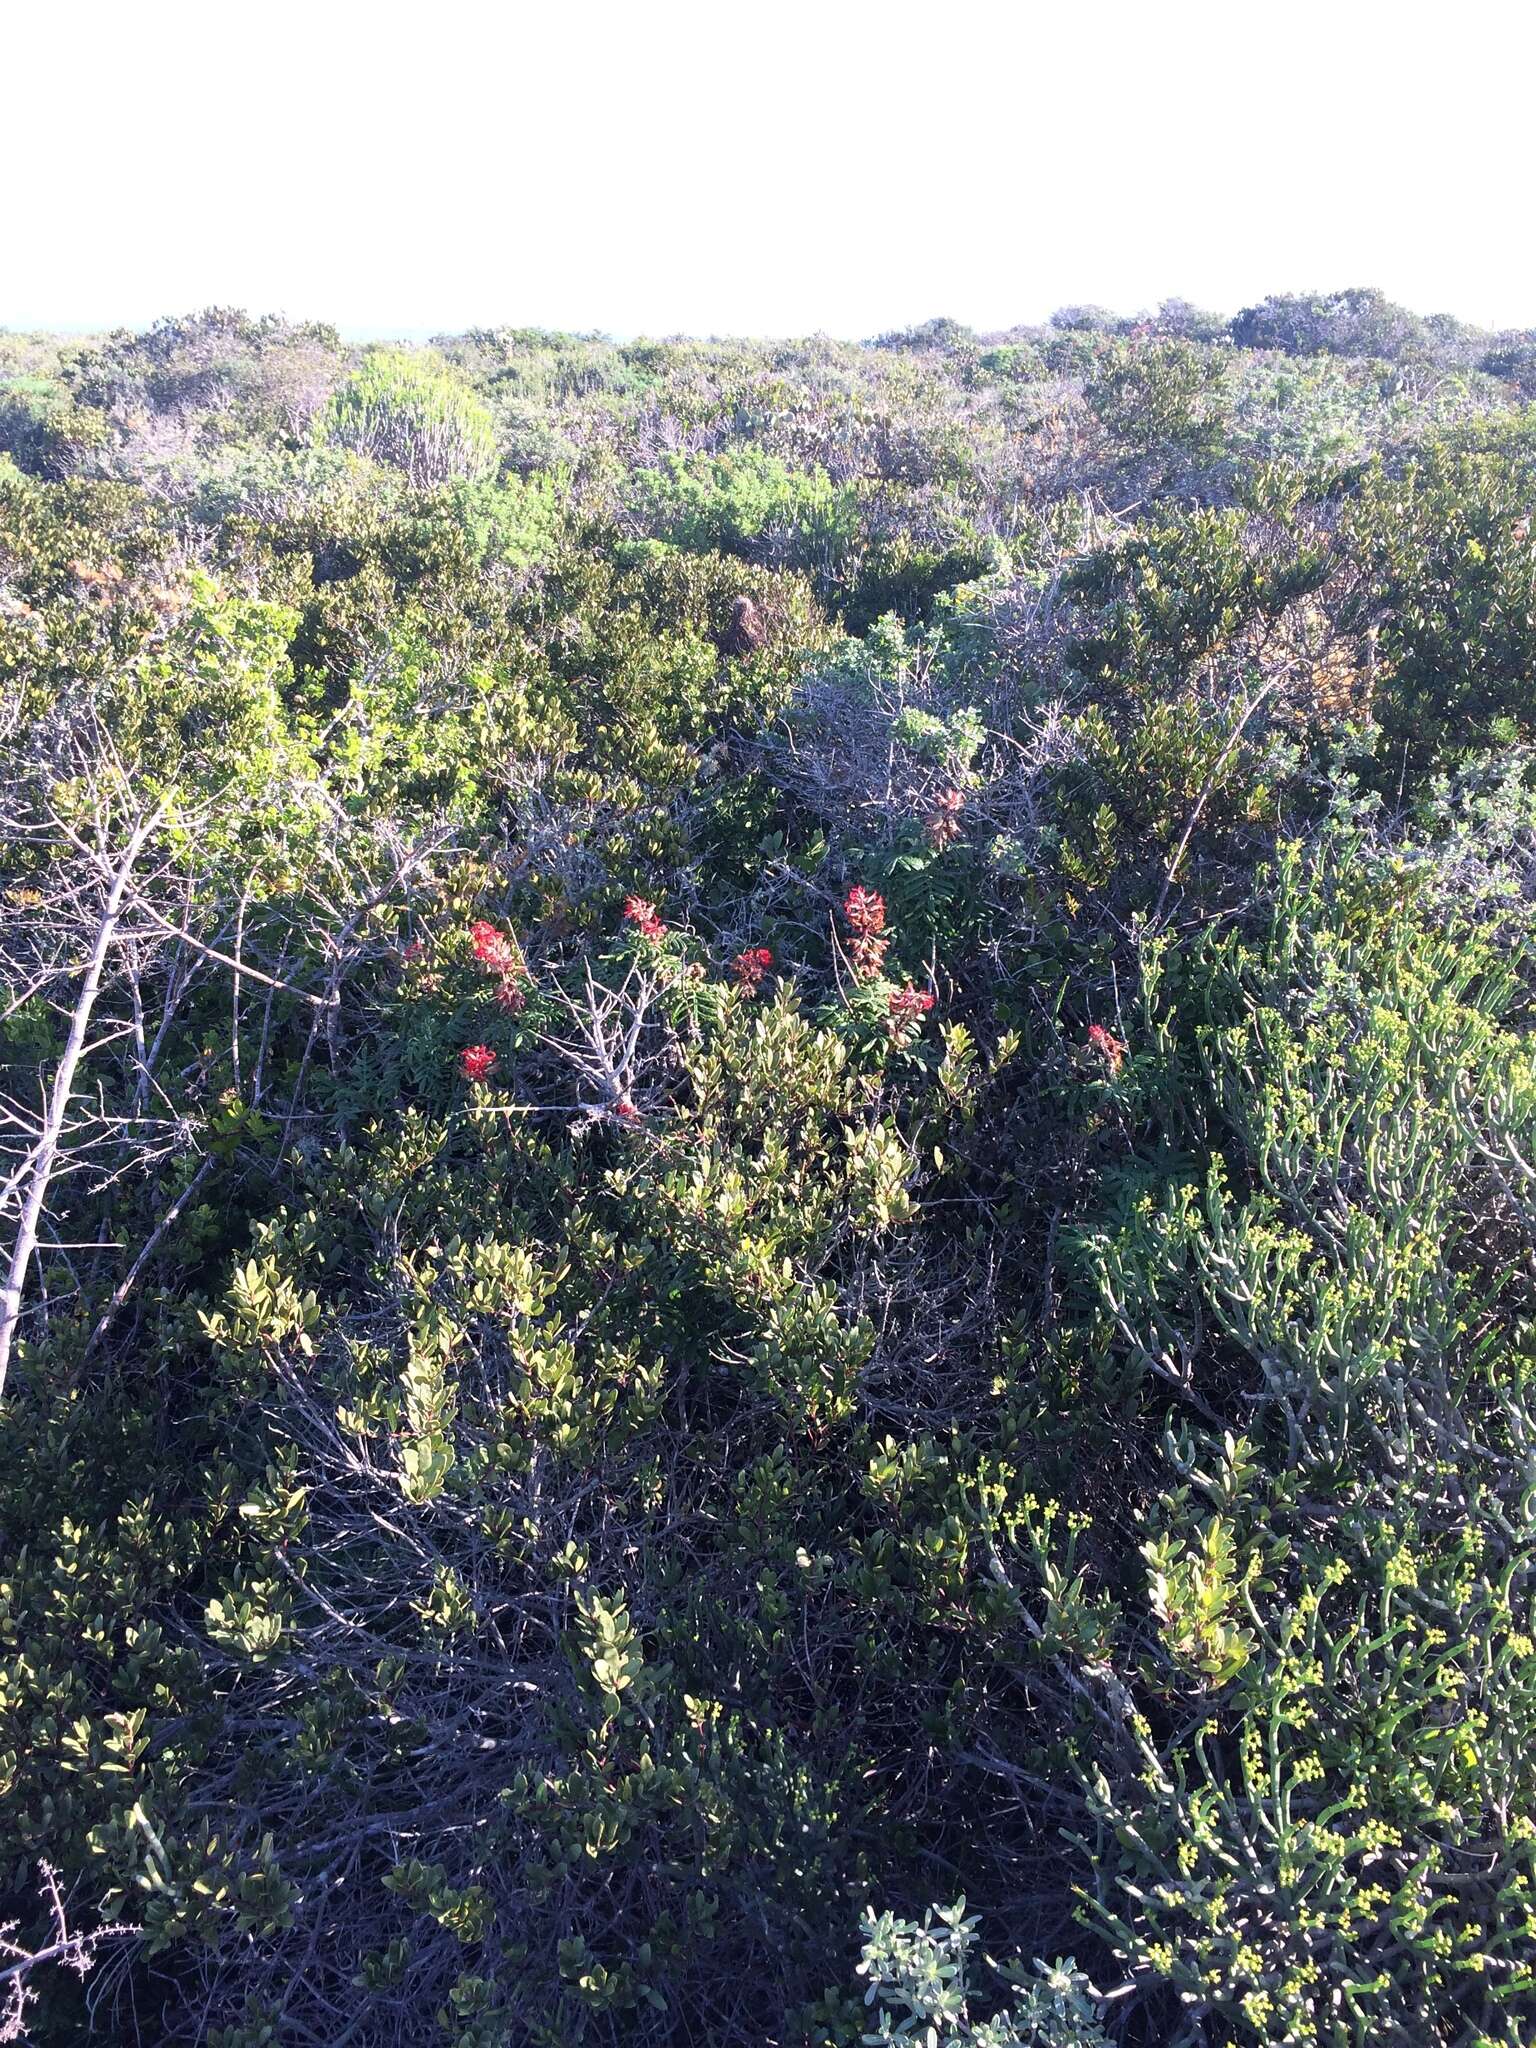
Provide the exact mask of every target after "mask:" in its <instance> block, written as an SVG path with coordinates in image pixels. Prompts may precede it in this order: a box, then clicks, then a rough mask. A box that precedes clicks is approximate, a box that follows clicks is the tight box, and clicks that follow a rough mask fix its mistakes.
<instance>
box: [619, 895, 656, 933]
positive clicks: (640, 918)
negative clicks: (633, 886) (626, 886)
mask: <svg viewBox="0 0 1536 2048" xmlns="http://www.w3.org/2000/svg"><path fill="white" fill-rule="evenodd" d="M624 915H625V917H626V918H627V919H628V920H629V922H630V923H631V924H632V925H634V926H635V927H636V928H637V929H638V931H639V933H640V936H641V937H642V938H644V939H659V938H660V937H661V936H662V935H663V933H664V932H665V931H666V929H667V928H666V926H665V925H664V924H663V923H662V921H661V919H660V918H659V917H658V916H657V915H656V906H655V904H654V903H647V902H646V900H645V898H644V897H643V896H626V897H625V898H624Z"/></svg>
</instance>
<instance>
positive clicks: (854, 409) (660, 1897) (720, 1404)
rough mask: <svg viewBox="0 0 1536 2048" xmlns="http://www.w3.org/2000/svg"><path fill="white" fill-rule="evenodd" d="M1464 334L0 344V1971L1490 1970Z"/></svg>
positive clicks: (242, 2045) (1535, 663)
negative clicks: (409, 344) (422, 344)
mask: <svg viewBox="0 0 1536 2048" xmlns="http://www.w3.org/2000/svg"><path fill="white" fill-rule="evenodd" d="M1533 349H1536V342H1533V340H1532V337H1531V336H1530V335H1483V334H1478V333H1477V332H1475V331H1474V330H1472V329H1470V328H1467V327H1464V326H1462V325H1461V324H1459V323H1457V322H1455V321H1452V320H1448V319H1427V320H1426V319H1420V318H1418V317H1417V316H1414V315H1411V314H1409V313H1407V312H1405V311H1404V310H1403V309H1401V308H1398V307H1394V306H1392V305H1390V304H1389V303H1387V302H1386V301H1385V300H1383V299H1382V298H1381V296H1380V295H1379V294H1376V293H1371V292H1362V291H1351V292H1342V293H1337V294H1333V295H1318V296H1315V297H1290V298H1276V299H1271V300H1268V301H1266V302H1265V303H1264V304H1263V305H1261V306H1256V307H1253V308H1249V309H1247V310H1246V311H1244V312H1243V313H1241V314H1240V315H1239V316H1238V317H1237V319H1235V320H1233V321H1231V322H1225V321H1222V320H1219V319H1216V318H1214V317H1213V316H1210V315H1207V314H1203V313H1201V312H1199V311H1198V309H1196V308H1194V307H1190V306H1187V305H1184V304H1182V303H1180V302H1172V303H1170V304H1169V305H1167V306H1165V307H1164V308H1163V309H1162V310H1161V312H1160V313H1159V314H1157V315H1155V316H1151V317H1149V318H1147V319H1144V320H1141V321H1120V320H1116V319H1114V318H1112V317H1111V316H1110V315H1108V314H1103V313H1100V312H1098V311H1097V310H1095V309H1093V308H1076V309H1068V310H1067V311H1065V312H1064V313H1062V314H1060V315H1058V316H1057V317H1056V319H1055V320H1054V321H1052V322H1051V323H1049V324H1048V325H1046V326H1044V327H1041V328H1037V329H1019V330H1017V331H1015V332H1012V333H1009V334H1005V335H994V336H978V335H975V334H973V333H972V332H971V331H970V330H969V329H967V328H964V327H963V326H961V325H960V324H959V323H958V322H955V321H952V320H933V321H929V322H927V323H926V324H924V325H921V326H917V327H913V328H911V329H908V330H904V331H902V332H898V333H892V334H887V335H883V336H881V337H880V338H879V339H878V341H876V342H872V343H870V344H868V345H865V346H856V345H852V344H842V343H836V342H832V341H829V340H827V339H825V338H824V337H819V338H815V339H812V340H808V341H801V342H784V343H746V342H708V343H704V342H691V341H681V340H669V341H664V342H653V341H645V340H641V341H637V342H632V343H628V344H622V345H621V344H618V343H614V342H611V341H608V340H606V339H604V338H602V337H598V336H585V335H571V334H561V333H547V332H543V331H535V330H516V331H513V330H496V331H484V332H477V333H473V334H468V335H460V336H445V337H441V338H440V339H439V340H438V341H437V342H436V343H435V344H434V345H433V346H432V347H431V348H426V349H417V350H410V349H380V348H372V349H367V350H352V349H348V348H347V347H345V346H344V345H343V344H342V343H341V342H340V340H339V339H338V337H337V336H336V334H335V333H334V331H332V330H331V329H329V328H327V327H324V326H322V325H304V326H299V325H293V324H289V323H285V322H282V321H277V320H268V319H263V320H257V319H251V318H248V317H246V316H245V315H242V314H235V313H231V312H228V311H213V312H209V313H206V314H201V315H198V316H196V317H194V318H190V319H182V320H167V321H163V322H161V323H160V324H159V325H157V326H156V327H154V328H152V329H150V330H149V331H148V332H147V333H144V334H137V335H134V334H126V333H125V334H117V335H112V336H108V337H105V338H101V339H98V340H94V341H89V342H78V341H73V342H64V341H54V340H51V339H49V338H48V337H40V336H26V337H22V336H14V335H10V336H0V449H3V450H4V451H5V452H4V453H3V454H0V751H3V772H0V996H3V1004H0V1174H3V1188H4V1194H3V1199H0V1215H3V1218H4V1224H5V1229H4V1234H3V1242H0V1255H3V1265H4V1292H3V1294H0V1531H3V1539H4V1540H3V1548H0V1895H3V1896H0V1920H4V1921H6V1922H8V1923H9V1925H8V1927H7V1928H6V1930H5V1931H4V1933H3V1935H0V1998H3V1999H5V2000H7V2001H8V2003H6V2004H5V2005H4V2006H0V2038H7V2039H16V2038H21V2037H22V2036H24V2035H25V2036H26V2037H29V2038H32V2039H35V2040H36V2041H37V2042H39V2043H41V2044H49V2048H52V2044H61V2043H65V2042H77V2041H90V2040H100V2041H103V2042H113V2043H116V2042H132V2041H142V2042H144V2043H154V2044H160V2043H176V2042H189V2043H190V2042H197V2043H207V2044H210V2048H267V2044H295V2048H304V2044H322V2043H323V2044H326V2048H340V2044H342V2043H350V2044H355V2048H423V2044H427V2043H431V2042H434V2041H442V2042H445V2043H449V2044H455V2048H500V2044H508V2048H511V2044H516V2048H523V2044H539V2048H578V2044H591V2048H600V2044H611V2048H617V2044H626V2048H627V2044H632V2043H633V2044H642V2048H643V2044H652V2048H693V2044H702V2043H709V2044H712V2048H733V2044H761V2043H765V2042H767V2043H777V2044H781V2048H853V2044H855V2043H859V2042H861V2041H866V2040H870V2041H898V2040H914V2041H924V2042H928V2043H934V2044H937V2043H944V2044H956V2048H958V2044H969V2043H974V2044H977V2048H985V2044H994V2048H1004V2044H1013V2043H1029V2044H1038V2048H1110V2044H1113V2048H1314V2044H1316V2048H1366V2044H1370V2048H1382V2044H1388V2043H1391V2044H1401V2048H1519V2044H1521V2043H1522V2042H1526V2041H1529V2040H1530V2039H1531V2038H1532V2033H1533V2030H1536V1622H1533V1615H1532V1600H1533V1593H1536V1292H1533V1279H1536V1052H1533V1046H1536V1036H1533V1032H1536V1016H1533V1000H1536V966H1533V957H1532V950H1531V938H1532V909H1531V906H1532V902H1533V900H1536V544H1533V527H1532V520H1533V516H1536V412H1533V411H1531V410H1530V409H1529V408H1528V405H1527V400H1528V399H1529V398H1530V397H1531V395H1532V392H1533V390H1536V378H1533V376H1532V375H1531V374H1529V372H1530V365H1531V361H1532V360H1533Z"/></svg>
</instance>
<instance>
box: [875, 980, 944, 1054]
mask: <svg viewBox="0 0 1536 2048" xmlns="http://www.w3.org/2000/svg"><path fill="white" fill-rule="evenodd" d="M932 1008H933V991H932V990H931V989H926V988H914V987H913V986H912V984H911V982H910V981H909V982H908V983H907V985H906V986H905V988H898V989H892V991H891V994H890V997H889V999H888V1001H887V1003H886V1016H887V1024H886V1029H887V1030H888V1031H889V1032H890V1034H891V1043H892V1044H893V1045H907V1044H909V1043H910V1042H911V1040H912V1039H914V1038H915V1037H916V1036H917V1033H918V1031H919V1030H920V1029H921V1028H922V1022H923V1019H924V1018H925V1017H926V1016H927V1014H928V1012H929V1011H930V1010H931V1009H932Z"/></svg>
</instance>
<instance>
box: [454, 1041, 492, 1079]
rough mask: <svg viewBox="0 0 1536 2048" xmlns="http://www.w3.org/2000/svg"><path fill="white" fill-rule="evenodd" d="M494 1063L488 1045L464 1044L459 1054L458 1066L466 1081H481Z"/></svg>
mask: <svg viewBox="0 0 1536 2048" xmlns="http://www.w3.org/2000/svg"><path fill="white" fill-rule="evenodd" d="M495 1064H496V1055H495V1053H493V1052H492V1051H491V1048H490V1047H489V1046H488V1045H466V1046H465V1048H464V1050H463V1051H462V1052H461V1053H460V1054H459V1068H460V1071H461V1072H462V1073H463V1076H464V1078H465V1080H466V1081H483V1080H484V1079H485V1077H486V1075H487V1074H488V1073H489V1072H490V1071H491V1069H492V1067H494V1066H495Z"/></svg>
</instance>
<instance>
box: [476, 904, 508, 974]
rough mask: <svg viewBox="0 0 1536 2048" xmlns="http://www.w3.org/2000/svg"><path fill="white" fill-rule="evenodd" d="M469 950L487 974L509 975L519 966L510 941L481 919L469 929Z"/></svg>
mask: <svg viewBox="0 0 1536 2048" xmlns="http://www.w3.org/2000/svg"><path fill="white" fill-rule="evenodd" d="M469 943H470V948H471V950H472V951H473V953H474V956H475V958H476V959H477V960H478V961H479V962H480V965H481V966H482V967H483V968H484V969H485V970H486V972H487V973H488V974H510V973H511V972H512V971H513V970H514V969H515V968H516V967H517V965H518V964H519V963H518V958H517V951H516V949H515V947H514V946H513V944H512V941H511V940H510V939H509V938H508V937H507V935H506V933H505V932H503V931H498V930H497V928H496V926H495V925H493V924H487V922H486V921H485V919H484V918H483V917H477V918H476V919H475V921H474V923H473V924H472V925H471V926H470V928H469Z"/></svg>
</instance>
